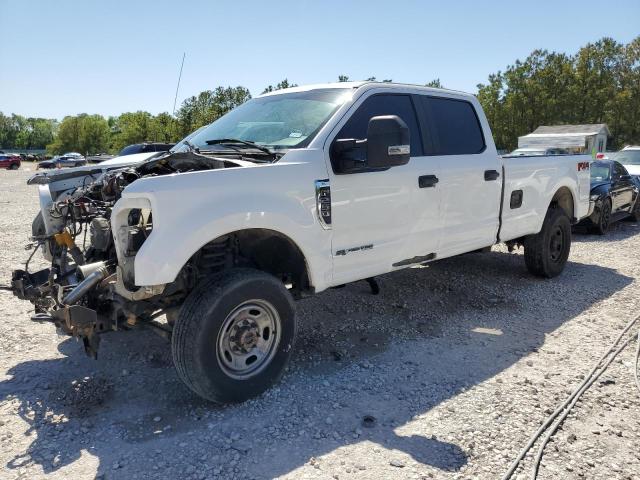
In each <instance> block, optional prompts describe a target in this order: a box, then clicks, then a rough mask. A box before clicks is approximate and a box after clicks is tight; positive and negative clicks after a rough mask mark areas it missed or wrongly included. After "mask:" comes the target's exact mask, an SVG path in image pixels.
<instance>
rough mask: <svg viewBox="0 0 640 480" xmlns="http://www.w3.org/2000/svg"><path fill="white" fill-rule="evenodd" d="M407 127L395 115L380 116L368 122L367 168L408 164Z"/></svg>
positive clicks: (409, 148) (408, 144)
mask: <svg viewBox="0 0 640 480" xmlns="http://www.w3.org/2000/svg"><path fill="white" fill-rule="evenodd" d="M409 140H410V138H409V127H407V124H406V123H404V121H403V120H402V119H401V118H400V117H398V116H397V115H381V116H378V117H373V118H372V119H371V120H369V127H368V128H367V167H369V168H373V169H379V168H389V167H396V166H399V165H406V164H407V163H409V157H410V154H411V147H410V142H409Z"/></svg>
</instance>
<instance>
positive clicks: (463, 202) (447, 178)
mask: <svg viewBox="0 0 640 480" xmlns="http://www.w3.org/2000/svg"><path fill="white" fill-rule="evenodd" d="M418 99H419V103H420V105H421V115H422V120H423V123H424V124H425V125H426V128H425V130H426V136H427V137H428V139H429V141H430V142H431V144H432V150H431V151H430V152H429V154H430V155H432V156H433V157H435V158H436V159H437V160H438V164H439V165H440V174H439V181H438V189H439V190H440V195H441V199H440V201H441V208H440V223H441V225H442V236H441V243H440V246H439V249H438V255H439V256H441V257H447V256H451V255H456V254H459V253H464V252H468V251H471V250H475V249H478V248H483V247H487V246H490V245H493V244H494V243H495V242H496V237H497V232H498V226H499V212H500V198H501V195H502V180H503V179H502V163H501V159H500V158H499V157H498V155H497V153H496V151H495V149H494V148H490V149H489V148H487V143H488V142H487V141H486V140H485V138H484V133H483V130H482V126H481V124H480V120H479V118H478V114H477V112H476V109H475V107H474V105H473V104H472V103H471V102H470V101H467V100H465V99H460V98H455V97H446V96H428V95H419V96H418ZM489 143H490V145H493V142H489Z"/></svg>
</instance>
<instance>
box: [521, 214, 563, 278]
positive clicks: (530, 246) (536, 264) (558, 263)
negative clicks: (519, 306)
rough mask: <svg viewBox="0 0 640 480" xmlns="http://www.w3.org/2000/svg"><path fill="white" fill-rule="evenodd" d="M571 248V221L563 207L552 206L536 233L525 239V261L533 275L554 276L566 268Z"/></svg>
mask: <svg viewBox="0 0 640 480" xmlns="http://www.w3.org/2000/svg"><path fill="white" fill-rule="evenodd" d="M570 250H571V222H570V221H569V218H568V217H567V215H566V214H565V213H564V211H563V210H562V209H559V208H550V209H549V210H547V215H546V216H545V218H544V222H543V224H542V230H540V232H539V233H537V234H536V235H529V236H527V237H525V239H524V261H525V264H526V266H527V270H529V272H530V273H532V274H533V275H536V276H538V277H544V278H553V277H556V276H558V275H560V273H562V270H564V267H565V265H566V264H567V259H568V258H569V252H570Z"/></svg>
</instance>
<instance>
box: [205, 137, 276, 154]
mask: <svg viewBox="0 0 640 480" xmlns="http://www.w3.org/2000/svg"><path fill="white" fill-rule="evenodd" d="M205 143H206V144H207V145H229V146H230V144H234V143H239V144H240V145H246V146H247V147H251V148H255V149H257V150H260V151H261V152H264V153H266V154H267V155H273V152H272V151H271V150H270V149H269V148H267V147H265V146H263V145H258V144H257V143H255V142H252V141H250V140H240V139H238V138H216V139H214V140H207V141H206V142H205Z"/></svg>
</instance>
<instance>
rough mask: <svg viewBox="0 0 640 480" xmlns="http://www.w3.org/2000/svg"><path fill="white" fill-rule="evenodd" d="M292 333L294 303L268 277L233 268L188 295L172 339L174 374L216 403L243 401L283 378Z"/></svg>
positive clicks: (275, 280)
mask: <svg viewBox="0 0 640 480" xmlns="http://www.w3.org/2000/svg"><path fill="white" fill-rule="evenodd" d="M295 334H296V324H295V309H294V304H293V299H292V297H291V295H290V293H289V292H288V291H287V289H286V288H285V287H284V285H283V284H282V282H280V281H279V280H278V279H276V278H275V277H273V276H272V275H269V274H267V273H264V272H261V271H258V270H252V269H234V270H229V271H227V272H222V273H220V274H217V275H214V276H212V277H211V278H210V279H209V280H207V281H205V282H203V283H201V284H200V285H199V286H198V287H196V289H195V290H194V291H193V292H191V294H190V295H189V297H187V300H186V301H185V303H184V304H183V305H182V307H181V309H180V314H179V317H178V319H177V320H176V322H175V326H174V329H173V336H172V351H173V361H174V364H175V366H176V370H177V371H178V375H179V376H180V378H181V379H182V381H184V383H185V384H186V385H187V386H188V387H189V388H190V389H191V390H192V391H193V392H195V393H196V394H198V395H200V396H201V397H203V398H205V399H207V400H211V401H213V402H216V403H227V402H237V401H244V400H246V399H248V398H251V397H253V396H255V395H258V394H260V393H262V392H263V391H265V390H266V389H268V388H269V387H270V386H271V385H273V383H275V382H276V381H278V380H279V379H280V377H281V376H282V374H283V372H284V369H285V367H286V365H287V363H288V361H289V357H290V356H291V350H292V348H293V342H294V338H295Z"/></svg>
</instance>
